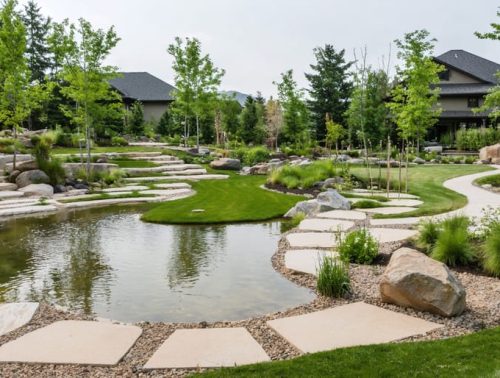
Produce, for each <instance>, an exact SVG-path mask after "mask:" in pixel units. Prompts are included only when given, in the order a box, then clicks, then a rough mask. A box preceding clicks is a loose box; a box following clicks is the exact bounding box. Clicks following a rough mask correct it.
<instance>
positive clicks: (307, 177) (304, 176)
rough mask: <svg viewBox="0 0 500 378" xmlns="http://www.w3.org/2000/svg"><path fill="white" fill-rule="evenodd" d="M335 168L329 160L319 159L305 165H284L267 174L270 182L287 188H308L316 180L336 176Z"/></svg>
mask: <svg viewBox="0 0 500 378" xmlns="http://www.w3.org/2000/svg"><path fill="white" fill-rule="evenodd" d="M336 173H337V170H336V167H335V164H334V162H333V161H331V160H319V161H315V162H314V163H311V164H309V165H306V166H292V165H286V166H284V167H282V168H279V169H277V170H275V171H272V172H271V173H270V174H269V176H268V182H269V183H270V184H274V185H276V184H281V185H283V186H285V187H287V188H289V189H295V188H310V187H312V186H313V185H314V184H315V183H316V182H318V181H323V180H326V179H327V178H330V177H334V176H336Z"/></svg>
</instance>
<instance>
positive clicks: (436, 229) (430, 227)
mask: <svg viewBox="0 0 500 378" xmlns="http://www.w3.org/2000/svg"><path fill="white" fill-rule="evenodd" d="M440 232H441V226H440V223H437V222H433V221H432V220H426V221H423V222H421V223H420V226H419V234H418V238H417V247H419V248H422V249H424V250H425V251H426V253H427V254H429V253H430V252H431V251H432V249H433V248H434V246H435V245H436V241H437V239H438V237H439V233H440Z"/></svg>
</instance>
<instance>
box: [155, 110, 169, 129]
mask: <svg viewBox="0 0 500 378" xmlns="http://www.w3.org/2000/svg"><path fill="white" fill-rule="evenodd" d="M172 126H173V122H172V114H171V113H170V110H169V109H167V110H165V113H163V114H162V116H161V118H160V120H159V121H158V125H157V126H156V132H157V133H158V134H159V135H161V136H167V135H170V136H171V135H172V131H173V130H172Z"/></svg>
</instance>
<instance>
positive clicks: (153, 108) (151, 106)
mask: <svg viewBox="0 0 500 378" xmlns="http://www.w3.org/2000/svg"><path fill="white" fill-rule="evenodd" d="M143 106H144V121H146V122H158V121H159V120H160V118H161V116H162V115H163V113H165V111H166V110H167V108H168V106H169V103H168V102H145V103H143Z"/></svg>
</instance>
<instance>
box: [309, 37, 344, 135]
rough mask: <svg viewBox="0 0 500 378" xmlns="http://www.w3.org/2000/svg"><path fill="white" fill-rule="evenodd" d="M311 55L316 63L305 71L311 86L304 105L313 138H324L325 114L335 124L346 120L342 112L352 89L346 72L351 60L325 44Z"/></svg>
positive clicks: (341, 51)
mask: <svg viewBox="0 0 500 378" xmlns="http://www.w3.org/2000/svg"><path fill="white" fill-rule="evenodd" d="M314 56H315V57H316V64H312V65H311V69H312V70H313V73H309V74H306V78H307V80H308V81H309V83H310V86H311V89H309V96H310V100H309V101H308V102H307V104H308V107H309V110H310V111H311V114H312V120H313V122H314V126H315V130H316V138H317V139H318V140H319V141H324V139H325V137H326V126H325V116H326V114H330V115H331V117H332V121H333V122H335V123H339V124H345V123H346V122H345V118H344V117H345V116H344V114H345V112H346V111H347V108H348V107H349V98H350V96H351V92H352V83H351V82H350V81H349V72H348V71H349V68H350V67H351V66H352V64H353V62H347V61H346V60H345V50H340V51H338V52H337V51H335V49H334V48H333V46H332V45H328V44H327V45H325V47H317V48H315V49H314Z"/></svg>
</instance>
